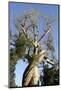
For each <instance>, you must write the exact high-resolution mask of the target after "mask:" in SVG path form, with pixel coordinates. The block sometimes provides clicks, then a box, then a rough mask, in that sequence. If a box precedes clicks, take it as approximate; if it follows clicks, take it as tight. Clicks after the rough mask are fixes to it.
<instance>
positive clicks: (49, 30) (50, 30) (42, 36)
mask: <svg viewBox="0 0 61 90" xmlns="http://www.w3.org/2000/svg"><path fill="white" fill-rule="evenodd" d="M50 31H51V29H48V30H47V31H46V32H45V33H44V34H43V35H42V36H41V37H40V39H39V40H38V42H39V41H40V40H41V39H43V37H44V36H46V35H47V34H48V33H49V32H50Z"/></svg>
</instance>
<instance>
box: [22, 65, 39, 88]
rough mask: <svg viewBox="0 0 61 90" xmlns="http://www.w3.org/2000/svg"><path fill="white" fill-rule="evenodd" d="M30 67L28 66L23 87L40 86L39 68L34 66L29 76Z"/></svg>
mask: <svg viewBox="0 0 61 90" xmlns="http://www.w3.org/2000/svg"><path fill="white" fill-rule="evenodd" d="M28 69H29V65H28V66H27V68H26V70H25V72H24V74H23V80H22V86H24V87H25V86H38V81H39V70H38V67H37V66H34V67H33V68H32V69H31V70H30V71H29V73H28V74H27V72H28Z"/></svg>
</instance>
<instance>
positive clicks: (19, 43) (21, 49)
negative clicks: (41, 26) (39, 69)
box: [16, 34, 26, 58]
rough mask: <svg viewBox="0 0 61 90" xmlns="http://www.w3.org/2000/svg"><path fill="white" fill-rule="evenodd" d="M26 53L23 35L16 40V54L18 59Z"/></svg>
mask: <svg viewBox="0 0 61 90" xmlns="http://www.w3.org/2000/svg"><path fill="white" fill-rule="evenodd" d="M25 52H26V38H25V36H24V35H23V34H21V36H20V37H19V38H18V39H17V40H16V54H17V56H18V58H21V57H22V56H24V55H25Z"/></svg>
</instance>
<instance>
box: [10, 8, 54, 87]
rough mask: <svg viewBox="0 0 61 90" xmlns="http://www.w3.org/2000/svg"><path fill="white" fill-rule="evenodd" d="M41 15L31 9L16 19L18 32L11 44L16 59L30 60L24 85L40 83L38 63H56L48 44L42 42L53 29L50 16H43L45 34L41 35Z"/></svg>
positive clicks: (23, 81) (24, 75)
mask: <svg viewBox="0 0 61 90" xmlns="http://www.w3.org/2000/svg"><path fill="white" fill-rule="evenodd" d="M39 16H40V13H39V12H37V11H36V10H30V11H27V13H24V14H23V15H22V16H19V17H17V18H16V21H15V27H16V28H17V31H18V33H17V34H16V35H15V38H14V39H13V41H12V42H11V45H13V46H14V51H15V55H16V56H17V58H16V59H19V58H22V60H25V59H27V62H28V66H27V67H26V69H25V71H24V74H23V79H22V86H38V85H39V79H40V74H39V69H38V64H41V63H42V62H47V63H50V64H51V65H54V64H55V63H54V61H52V60H50V59H49V54H48V50H47V49H46V46H44V47H43V45H44V42H43V43H41V41H42V39H43V38H44V37H45V36H48V34H49V33H51V31H52V27H51V24H50V22H48V21H49V20H48V19H49V17H45V16H43V19H44V21H45V27H44V28H43V31H44V32H43V34H42V33H41V34H42V35H40V34H39V31H40V30H39V28H38V18H39ZM25 61H26V60H25Z"/></svg>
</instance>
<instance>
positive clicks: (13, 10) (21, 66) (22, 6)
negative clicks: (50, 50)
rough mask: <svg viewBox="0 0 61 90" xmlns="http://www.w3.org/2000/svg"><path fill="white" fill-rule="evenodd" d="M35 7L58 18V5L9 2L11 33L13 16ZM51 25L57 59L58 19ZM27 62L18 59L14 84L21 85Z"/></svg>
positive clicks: (13, 25) (41, 26)
mask: <svg viewBox="0 0 61 90" xmlns="http://www.w3.org/2000/svg"><path fill="white" fill-rule="evenodd" d="M30 9H35V10H38V11H39V12H43V13H45V15H52V16H54V17H57V18H58V5H46V4H31V3H14V2H10V3H9V19H10V30H11V31H12V34H13V35H14V34H15V33H16V31H15V30H16V28H15V18H16V17H18V16H20V15H22V14H23V12H24V11H25V12H26V11H27V10H30ZM41 20H42V19H41V18H40V20H39V21H38V26H39V30H40V34H41V32H42V30H43V29H42V28H43V24H42V23H41ZM52 27H53V38H54V46H55V56H56V58H57V59H58V21H56V22H55V23H54V25H53V26H52ZM26 66H27V64H26V63H25V62H23V61H21V60H19V61H18V62H17V64H16V70H15V74H16V78H15V82H16V85H18V86H21V82H22V75H23V72H24V70H25V68H26Z"/></svg>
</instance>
